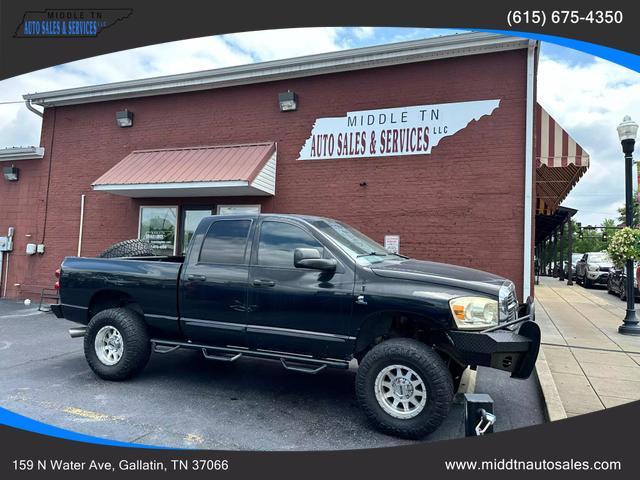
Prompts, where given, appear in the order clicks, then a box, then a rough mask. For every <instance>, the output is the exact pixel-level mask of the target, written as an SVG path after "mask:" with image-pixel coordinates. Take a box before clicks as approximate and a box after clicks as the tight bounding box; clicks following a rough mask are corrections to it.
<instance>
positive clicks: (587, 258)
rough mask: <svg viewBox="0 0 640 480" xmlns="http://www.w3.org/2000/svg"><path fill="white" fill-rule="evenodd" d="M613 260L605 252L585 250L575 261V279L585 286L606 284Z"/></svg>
mask: <svg viewBox="0 0 640 480" xmlns="http://www.w3.org/2000/svg"><path fill="white" fill-rule="evenodd" d="M612 267H613V262H612V261H611V258H609V254H608V253H607V252H587V253H585V254H584V255H582V258H581V259H580V260H579V261H578V262H577V263H576V281H577V282H578V283H579V284H580V285H582V286H583V287H585V288H591V287H592V286H593V285H607V282H608V281H609V271H610V270H611V268H612Z"/></svg>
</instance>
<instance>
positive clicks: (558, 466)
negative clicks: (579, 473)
mask: <svg viewBox="0 0 640 480" xmlns="http://www.w3.org/2000/svg"><path fill="white" fill-rule="evenodd" d="M444 465H445V468H446V469H447V470H469V471H474V470H475V471H477V470H488V471H510V470H511V471H562V470H599V471H619V470H622V462H620V461H619V460H595V461H590V460H574V459H573V458H572V459H569V460H518V459H515V458H494V459H493V460H480V461H476V460H445V462H444Z"/></svg>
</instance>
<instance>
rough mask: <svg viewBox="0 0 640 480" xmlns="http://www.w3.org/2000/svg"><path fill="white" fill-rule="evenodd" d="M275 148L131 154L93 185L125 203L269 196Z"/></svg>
mask: <svg viewBox="0 0 640 480" xmlns="http://www.w3.org/2000/svg"><path fill="white" fill-rule="evenodd" d="M275 170H276V145H275V143H273V142H269V143H256V144H249V145H222V146H212V147H190V148H169V149H158V150H136V151H134V152H131V153H130V154H129V155H127V156H126V157H124V158H123V159H122V160H121V161H120V162H118V163H117V164H116V165H115V166H114V167H113V168H111V169H110V170H109V171H107V172H106V173H105V174H104V175H102V176H101V177H100V178H98V179H97V180H96V181H95V182H93V185H92V187H93V189H94V190H98V191H104V192H109V193H113V194H116V195H124V196H127V197H136V198H141V197H203V196H230V195H233V196H236V195H274V194H275Z"/></svg>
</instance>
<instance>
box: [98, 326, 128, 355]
mask: <svg viewBox="0 0 640 480" xmlns="http://www.w3.org/2000/svg"><path fill="white" fill-rule="evenodd" d="M94 347H95V350H96V355H97V356H98V360H100V361H101V362H102V363H104V364H105V365H115V364H116V363H118V362H119V361H120V359H121V358H122V354H123V353H124V342H123V341H122V335H121V334H120V332H119V331H118V329H117V328H116V327H112V326H111V325H107V326H105V327H102V328H101V329H100V330H98V333H97V334H96V339H95V341H94Z"/></svg>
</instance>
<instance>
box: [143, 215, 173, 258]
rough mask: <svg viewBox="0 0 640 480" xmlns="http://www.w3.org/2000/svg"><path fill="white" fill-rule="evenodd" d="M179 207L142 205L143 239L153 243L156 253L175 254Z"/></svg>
mask: <svg viewBox="0 0 640 480" xmlns="http://www.w3.org/2000/svg"><path fill="white" fill-rule="evenodd" d="M177 218H178V207H141V208H140V234H139V238H140V239H141V240H146V241H147V242H149V243H151V244H152V245H153V248H154V251H155V254H156V255H174V254H175V248H176V226H177Z"/></svg>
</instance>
